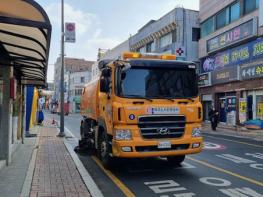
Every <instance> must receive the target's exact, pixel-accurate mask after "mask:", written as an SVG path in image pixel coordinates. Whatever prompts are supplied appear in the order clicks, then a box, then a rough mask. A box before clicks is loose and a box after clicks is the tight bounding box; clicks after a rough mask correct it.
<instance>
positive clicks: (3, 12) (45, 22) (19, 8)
mask: <svg viewBox="0 0 263 197" xmlns="http://www.w3.org/2000/svg"><path fill="white" fill-rule="evenodd" d="M50 38H51V24H50V21H49V18H48V16H47V14H46V12H45V11H44V10H43V8H42V7H41V6H40V5H39V4H37V3H36V2H35V1H33V0H8V1H6V0H0V65H1V66H13V67H14V69H15V71H16V73H18V76H19V78H20V80H21V82H22V84H31V85H40V86H41V85H45V83H46V76H47V65H48V56H49V47H50Z"/></svg>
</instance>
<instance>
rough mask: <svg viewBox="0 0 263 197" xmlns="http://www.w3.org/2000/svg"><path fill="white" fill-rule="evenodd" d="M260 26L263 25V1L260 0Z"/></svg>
mask: <svg viewBox="0 0 263 197" xmlns="http://www.w3.org/2000/svg"><path fill="white" fill-rule="evenodd" d="M258 14H259V27H263V1H259V12H258Z"/></svg>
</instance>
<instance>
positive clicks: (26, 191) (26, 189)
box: [20, 132, 40, 197]
mask: <svg viewBox="0 0 263 197" xmlns="http://www.w3.org/2000/svg"><path fill="white" fill-rule="evenodd" d="M39 138H40V137H39V132H38V135H37V138H36V142H35V145H34V146H35V148H34V150H33V153H32V156H31V160H30V163H29V167H28V170H27V173H26V178H25V181H24V184H23V187H22V191H21V194H20V197H29V195H30V189H31V184H32V180H33V175H34V171H35V163H36V158H37V151H38V145H39Z"/></svg>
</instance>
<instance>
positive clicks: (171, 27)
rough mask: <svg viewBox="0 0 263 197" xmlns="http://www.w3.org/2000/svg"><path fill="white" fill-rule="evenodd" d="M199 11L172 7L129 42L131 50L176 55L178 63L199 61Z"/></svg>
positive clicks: (139, 31)
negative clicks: (179, 61)
mask: <svg viewBox="0 0 263 197" xmlns="http://www.w3.org/2000/svg"><path fill="white" fill-rule="evenodd" d="M198 13H199V12H198V11H194V10H188V9H184V8H175V9H173V10H172V11H171V12H169V13H167V14H166V15H164V16H163V17H161V18H160V19H158V20H151V21H150V22H148V23H147V24H146V25H144V26H143V27H142V28H141V29H139V30H138V32H137V33H136V34H135V35H133V36H131V37H130V39H129V46H130V49H131V51H138V52H143V53H162V54H164V53H167V54H176V55H177V59H179V60H189V61H195V62H198V61H199V59H198V40H199V38H200V28H199V21H198Z"/></svg>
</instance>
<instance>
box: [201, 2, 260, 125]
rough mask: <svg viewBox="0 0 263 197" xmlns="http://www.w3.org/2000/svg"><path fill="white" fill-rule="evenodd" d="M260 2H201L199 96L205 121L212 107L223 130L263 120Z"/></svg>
mask: <svg viewBox="0 0 263 197" xmlns="http://www.w3.org/2000/svg"><path fill="white" fill-rule="evenodd" d="M260 2H261V4H262V1H259V0H222V1H216V0H200V15H199V19H200V24H201V25H200V26H201V39H200V40H199V58H200V63H201V65H200V73H201V74H200V75H199V87H200V88H199V93H200V95H201V99H202V102H203V106H204V118H205V119H206V120H208V119H209V117H208V111H209V108H211V106H212V105H214V106H215V108H216V109H217V110H218V111H219V116H220V117H219V119H220V122H222V123H226V124H228V125H236V124H240V123H243V122H244V121H246V120H250V119H261V120H263V38H262V36H263V28H262V21H261V19H260V18H261V17H262V16H261V15H262V14H263V7H262V5H261V6H259V4H260ZM259 7H260V8H259Z"/></svg>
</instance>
